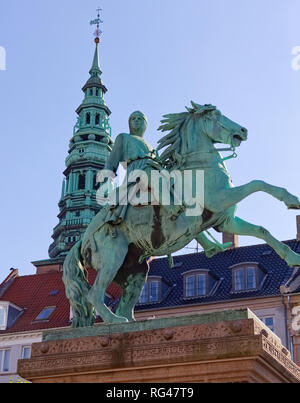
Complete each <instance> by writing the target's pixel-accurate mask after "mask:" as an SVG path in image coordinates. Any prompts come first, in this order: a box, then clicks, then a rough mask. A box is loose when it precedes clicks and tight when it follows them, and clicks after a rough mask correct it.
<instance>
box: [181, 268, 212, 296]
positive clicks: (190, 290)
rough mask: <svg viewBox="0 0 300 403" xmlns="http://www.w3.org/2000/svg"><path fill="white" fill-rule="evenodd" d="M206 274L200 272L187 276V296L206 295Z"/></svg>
mask: <svg viewBox="0 0 300 403" xmlns="http://www.w3.org/2000/svg"><path fill="white" fill-rule="evenodd" d="M206 282H207V279H206V274H204V273H198V274H192V275H187V276H185V297H187V298H189V297H198V296H201V295H206Z"/></svg>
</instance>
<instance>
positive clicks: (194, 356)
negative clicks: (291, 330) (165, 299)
mask: <svg viewBox="0 0 300 403" xmlns="http://www.w3.org/2000/svg"><path fill="white" fill-rule="evenodd" d="M18 374H19V375H21V376H22V377H23V378H25V379H27V380H29V381H31V382H34V383H37V382H101V383H116V382H126V383H127V382H130V383H153V382H160V383H161V382H172V383H178V382H180V383H185V382H193V383H200V382H272V383H275V382H276V383H298V382H300V368H299V367H298V366H297V365H296V364H294V363H293V362H292V361H291V357H290V353H289V352H288V351H287V350H286V349H285V348H284V347H283V346H282V344H281V341H280V339H279V338H278V337H277V336H275V334H274V333H272V332H271V331H270V330H269V329H268V328H267V327H266V326H265V325H264V324H263V323H262V322H261V321H260V320H259V319H258V318H257V317H256V316H255V315H254V314H253V313H252V312H251V311H250V310H248V309H240V310H232V311H219V312H212V313H206V314H199V315H190V316H180V317H169V318H164V319H154V320H147V321H140V322H135V323H124V324H119V325H103V324H100V325H96V326H93V327H89V328H80V329H63V330H59V331H47V332H45V333H44V335H43V341H42V342H41V343H36V344H34V345H33V346H32V356H31V358H30V359H27V360H20V361H19V364H18Z"/></svg>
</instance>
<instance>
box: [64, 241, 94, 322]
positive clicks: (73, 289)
mask: <svg viewBox="0 0 300 403" xmlns="http://www.w3.org/2000/svg"><path fill="white" fill-rule="evenodd" d="M81 245H82V241H79V242H77V243H76V244H75V245H74V246H73V248H72V249H71V250H70V252H69V253H68V255H67V257H66V259H65V262H64V265H63V282H64V284H65V289H66V296H67V298H68V299H69V301H70V305H71V308H72V312H73V320H72V327H83V326H92V325H93V324H94V321H95V308H94V306H93V305H92V304H91V303H90V302H89V301H88V299H87V294H88V292H89V289H90V288H91V287H90V285H89V283H88V282H87V278H86V275H85V269H84V266H83V264H82V256H81V252H80V249H81Z"/></svg>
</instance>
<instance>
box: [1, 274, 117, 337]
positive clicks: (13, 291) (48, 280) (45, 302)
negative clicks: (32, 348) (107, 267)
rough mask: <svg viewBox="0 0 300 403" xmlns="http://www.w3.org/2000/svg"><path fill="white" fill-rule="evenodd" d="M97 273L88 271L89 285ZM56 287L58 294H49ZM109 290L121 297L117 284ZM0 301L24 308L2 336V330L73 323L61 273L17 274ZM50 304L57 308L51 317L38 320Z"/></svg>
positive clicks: (25, 329) (29, 329) (39, 327)
mask: <svg viewBox="0 0 300 403" xmlns="http://www.w3.org/2000/svg"><path fill="white" fill-rule="evenodd" d="M96 274H97V273H96V272H95V271H94V270H90V271H89V282H90V284H93V282H94V280H95V278H96ZM3 284H4V282H3V283H2V285H3ZM54 290H58V293H56V294H55V295H50V292H51V291H54ZM107 292H108V294H109V295H111V296H112V297H113V299H117V298H119V297H120V296H121V289H120V287H118V286H117V285H116V284H111V285H110V287H108V290H107ZM1 300H2V301H9V302H11V303H13V304H15V305H17V306H18V307H20V308H22V309H24V312H23V313H22V315H21V316H20V317H19V318H18V319H17V320H16V322H15V323H14V324H13V325H12V326H11V327H10V328H8V329H7V330H1V331H0V335H1V334H3V333H13V332H24V331H34V330H37V331H38V330H43V329H50V328H57V327H65V326H69V325H70V322H69V317H70V304H69V301H68V299H67V297H66V295H65V287H64V283H63V281H62V272H50V273H45V274H33V275H28V276H19V277H16V278H15V279H14V280H13V282H12V284H11V285H10V286H9V287H8V289H7V290H6V291H5V292H4V293H3V295H2V296H1ZM50 306H55V307H56V309H55V310H54V312H53V313H52V314H51V316H50V318H49V320H48V321H40V322H35V319H36V317H37V315H38V314H39V313H40V312H41V311H42V310H43V308H45V307H50Z"/></svg>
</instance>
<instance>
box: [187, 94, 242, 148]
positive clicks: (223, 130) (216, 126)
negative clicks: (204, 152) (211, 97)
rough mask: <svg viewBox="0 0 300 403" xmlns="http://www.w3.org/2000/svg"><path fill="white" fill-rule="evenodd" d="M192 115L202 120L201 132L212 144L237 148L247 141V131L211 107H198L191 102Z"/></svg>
mask: <svg viewBox="0 0 300 403" xmlns="http://www.w3.org/2000/svg"><path fill="white" fill-rule="evenodd" d="M192 106H193V109H190V111H192V110H193V113H194V114H196V115H199V116H201V117H202V119H203V130H204V132H205V134H206V135H207V136H208V137H209V138H210V139H211V140H212V141H213V143H222V144H229V145H230V146H232V147H238V146H239V145H240V144H241V142H242V141H246V140H247V136H248V131H247V129H245V128H244V127H242V126H240V125H239V124H237V123H235V122H233V121H232V120H230V119H228V118H227V117H226V116H224V115H222V113H221V112H220V111H219V110H218V109H217V108H216V107H215V106H213V105H198V104H195V103H194V102H192Z"/></svg>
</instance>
